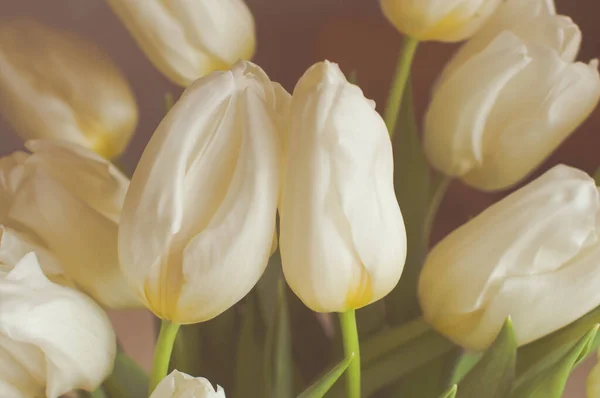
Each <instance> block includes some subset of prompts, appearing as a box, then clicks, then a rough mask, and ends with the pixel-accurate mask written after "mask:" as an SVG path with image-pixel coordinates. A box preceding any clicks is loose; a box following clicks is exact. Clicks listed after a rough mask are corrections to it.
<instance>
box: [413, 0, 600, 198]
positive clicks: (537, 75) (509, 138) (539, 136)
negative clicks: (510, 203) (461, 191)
mask: <svg viewBox="0 0 600 398" xmlns="http://www.w3.org/2000/svg"><path fill="white" fill-rule="evenodd" d="M547 4H548V3H547V2H543V1H542V0H528V1H527V2H525V3H524V2H523V1H522V0H513V1H507V2H506V3H503V4H502V5H501V6H500V8H499V9H498V11H497V13H496V14H495V15H494V17H493V19H492V20H491V21H490V26H489V27H486V28H484V29H483V30H482V32H481V36H480V34H478V35H476V36H475V37H474V38H473V39H471V41H470V42H468V43H467V44H466V45H465V46H464V47H463V49H462V50H461V51H459V53H458V54H457V56H456V57H455V58H454V59H453V60H452V61H451V62H450V63H449V65H448V66H447V67H446V70H445V71H444V73H443V75H442V77H441V79H440V81H439V82H438V84H437V87H436V88H435V90H434V95H433V99H432V102H431V104H430V107H429V110H428V112H427V115H426V117H425V127H424V147H425V153H426V155H427V157H428V158H429V160H430V162H431V163H432V164H433V166H434V167H435V168H437V169H438V170H440V171H442V172H443V173H445V174H447V175H449V176H452V177H457V178H460V179H461V180H463V182H465V183H466V184H468V185H470V186H472V187H475V188H477V189H481V190H486V191H492V190H499V189H505V188H508V187H510V186H512V185H514V184H516V183H518V182H519V181H521V180H522V179H523V178H524V177H526V176H527V175H528V174H529V173H530V172H531V171H532V170H533V169H535V168H536V167H537V166H538V165H539V164H540V163H542V162H543V160H544V159H546V157H547V156H548V155H549V154H550V153H551V152H552V151H554V150H555V149H556V148H557V147H558V146H559V145H560V144H561V143H562V142H563V141H564V140H565V139H566V138H567V137H568V136H569V135H570V134H571V133H572V132H573V131H574V130H575V129H576V128H577V127H578V126H579V124H581V123H582V122H583V121H584V120H585V119H586V118H587V117H588V115H589V114H590V113H591V112H592V111H593V109H594V108H595V107H596V104H597V103H598V100H599V98H600V76H599V74H598V62H597V61H592V62H591V63H590V64H589V65H586V64H583V63H579V62H573V61H574V59H575V57H576V55H577V51H578V49H579V44H580V41H581V33H580V31H579V28H578V27H577V25H575V24H574V23H573V22H572V21H571V20H570V19H569V18H567V17H562V16H556V15H554V14H552V10H551V8H550V7H549V6H548V5H547Z"/></svg>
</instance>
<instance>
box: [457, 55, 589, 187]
mask: <svg viewBox="0 0 600 398" xmlns="http://www.w3.org/2000/svg"><path fill="white" fill-rule="evenodd" d="M536 58H537V59H536V60H534V62H532V63H531V64H530V65H529V66H528V68H527V69H526V70H524V71H523V73H522V74H521V75H520V76H519V77H518V78H516V79H514V80H513V81H512V82H511V83H510V87H508V88H507V89H506V90H505V92H504V94H503V96H502V97H501V98H500V99H499V101H498V104H497V106H496V107H495V108H494V111H493V114H492V115H491V117H490V120H489V123H488V127H487V130H488V131H489V133H487V134H488V136H489V137H490V140H489V141H488V142H486V143H485V145H484V146H485V149H484V151H485V154H484V161H483V164H482V166H481V167H479V168H476V169H474V170H472V171H471V172H470V173H469V174H467V175H466V176H464V177H463V181H465V182H466V183H467V184H469V185H472V186H474V187H477V188H478V189H482V190H496V189H504V188H506V187H509V186H512V185H514V184H516V183H517V182H519V181H520V180H522V179H523V178H524V177H525V176H526V175H528V174H529V173H530V172H531V171H532V170H533V169H535V168H536V167H537V166H539V164H541V163H542V162H543V161H544V159H546V158H547V157H548V155H550V154H551V153H552V152H553V151H554V150H555V149H556V148H558V146H559V145H560V144H561V143H562V142H563V141H564V140H565V139H566V138H568V137H569V136H570V135H571V134H572V133H573V131H574V130H575V129H576V128H577V127H578V126H579V125H580V124H581V123H583V121H584V120H585V119H586V118H587V117H588V116H589V115H590V114H591V113H592V111H593V110H594V109H595V108H596V106H597V104H598V100H599V99H600V75H599V74H598V63H597V62H596V61H595V62H592V63H591V64H590V65H586V64H583V63H575V64H565V63H564V62H563V61H561V60H560V59H558V58H553V57H536ZM531 79H534V80H535V82H536V84H534V85H531V86H527V82H530V81H532V80H531ZM524 88H526V89H524ZM542 137H543V138H542Z"/></svg>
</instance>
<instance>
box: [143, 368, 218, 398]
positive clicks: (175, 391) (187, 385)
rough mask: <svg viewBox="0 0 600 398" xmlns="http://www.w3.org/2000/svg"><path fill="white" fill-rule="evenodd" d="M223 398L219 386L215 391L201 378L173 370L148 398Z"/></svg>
mask: <svg viewBox="0 0 600 398" xmlns="http://www.w3.org/2000/svg"><path fill="white" fill-rule="evenodd" d="M186 397H193V398H225V391H223V388H221V387H220V386H217V389H216V390H215V389H214V387H213V386H212V384H210V381H208V380H206V379H205V378H203V377H192V376H190V375H187V374H185V373H182V372H178V371H176V370H174V371H173V372H171V374H169V375H168V376H167V377H165V378H164V379H163V380H162V381H161V382H160V383H159V384H158V386H157V387H156V389H155V390H154V392H153V393H152V395H151V396H150V398H186Z"/></svg>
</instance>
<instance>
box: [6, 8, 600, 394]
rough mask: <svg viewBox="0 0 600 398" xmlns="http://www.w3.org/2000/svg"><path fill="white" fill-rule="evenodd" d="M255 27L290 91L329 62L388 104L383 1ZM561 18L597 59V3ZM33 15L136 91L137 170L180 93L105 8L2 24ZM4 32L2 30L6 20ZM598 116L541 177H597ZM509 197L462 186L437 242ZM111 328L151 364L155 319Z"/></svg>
mask: <svg viewBox="0 0 600 398" xmlns="http://www.w3.org/2000/svg"><path fill="white" fill-rule="evenodd" d="M247 2H248V4H249V5H250V7H251V9H252V11H253V13H254V16H255V19H256V23H257V30H258V51H257V54H256V57H255V61H256V62H257V63H258V64H260V65H261V66H262V67H263V68H264V69H265V70H266V71H267V73H268V74H269V75H270V77H271V79H272V80H276V81H279V82H281V83H282V84H283V85H284V86H285V87H286V88H287V89H288V90H292V89H293V86H294V83H295V81H296V80H297V79H298V77H299V76H300V75H301V74H302V73H303V71H304V70H305V69H306V68H307V67H308V66H310V65H311V64H312V63H314V62H316V61H320V60H323V59H324V58H327V59H329V60H332V61H336V62H338V63H340V64H341V67H342V69H343V70H344V71H346V72H350V71H354V70H356V71H357V76H358V81H359V85H360V86H361V87H362V88H363V90H364V91H365V94H366V95H367V96H368V97H370V98H374V99H375V100H376V101H377V102H378V104H379V105H380V106H381V105H382V104H384V99H385V97H386V93H387V88H388V84H389V81H390V78H391V75H392V71H393V68H394V64H395V59H396V56H397V52H398V49H399V47H400V36H399V34H397V32H395V31H394V30H393V29H392V28H391V26H390V25H389V24H388V23H387V22H386V21H385V20H384V18H383V17H382V15H381V13H380V11H379V7H378V4H377V1H376V0H248V1H247ZM557 7H558V10H559V12H560V13H563V14H566V15H570V16H571V17H573V19H574V20H575V21H576V22H577V23H578V24H579V25H580V27H581V29H582V31H583V34H584V43H583V47H582V51H581V59H582V60H585V61H588V60H589V59H590V58H594V57H596V56H598V54H600V25H598V24H597V20H598V15H600V4H599V3H598V2H597V0H577V1H575V0H557ZM22 15H27V16H31V17H34V18H37V19H39V20H42V21H44V22H46V23H48V24H51V25H54V26H57V27H61V28H64V29H68V30H71V31H74V32H77V33H79V34H81V35H82V36H85V37H87V38H88V39H90V40H92V41H95V42H96V43H98V44H99V45H100V46H101V47H102V48H104V49H105V50H106V51H107V52H108V53H109V54H110V55H111V56H112V57H113V59H114V60H115V61H116V62H117V63H118V64H119V65H120V67H121V68H122V70H123V71H124V73H125V74H126V75H127V77H128V79H129V80H130V82H131V85H132V87H133V89H134V91H135V94H136V97H137V100H138V104H139V108H140V124H139V127H138V130H137V133H136V136H135V137H134V139H133V142H132V144H131V146H130V148H129V149H128V151H127V153H126V162H127V163H129V164H130V165H134V164H135V162H136V161H137V159H138V158H139V156H140V155H141V152H142V150H143V148H144V145H145V143H146V142H147V141H148V139H149V137H150V135H151V134H152V132H153V130H154V129H155V127H156V125H157V124H158V122H159V121H160V119H161V117H162V115H163V113H164V99H163V96H164V94H165V93H166V92H172V93H173V94H174V95H175V96H177V95H178V94H179V93H180V92H181V89H180V88H178V87H176V86H173V85H172V84H170V83H169V82H168V81H167V80H166V79H165V78H164V77H163V76H162V75H160V74H159V73H158V72H157V71H156V70H155V69H154V68H153V67H152V65H151V64H150V63H149V62H148V61H147V60H146V58H145V57H144V55H143V54H142V52H141V51H140V50H139V48H138V47H137V46H136V44H135V42H134V41H133V40H132V38H131V37H130V36H129V34H128V33H127V31H126V30H125V29H124V28H123V26H122V25H121V24H120V23H119V21H118V20H117V19H116V17H115V16H114V15H113V14H112V12H111V11H110V9H109V8H108V7H107V6H106V4H105V3H104V2H103V1H102V0H0V17H1V18H10V17H14V16H22ZM0 23H1V21H0ZM453 49H454V48H453V46H450V45H441V44H426V45H423V46H422V47H421V48H420V49H419V52H418V55H417V59H416V63H415V67H414V80H415V88H416V102H417V107H418V109H419V112H420V113H422V112H423V110H424V108H425V107H426V105H427V101H428V97H429V87H430V86H431V83H432V81H433V80H434V79H435V76H436V75H437V74H438V73H439V71H440V70H441V68H442V67H443V64H444V62H445V60H446V59H447V58H448V57H449V55H450V54H451V53H452V51H453ZM598 127H600V111H596V112H595V113H594V115H593V116H592V117H591V118H590V120H588V122H586V123H585V125H584V126H582V128H581V129H580V130H579V131H578V132H577V133H576V134H574V135H573V137H572V138H571V139H569V140H568V141H567V142H566V143H565V144H564V145H563V146H562V147H561V148H560V149H559V150H558V151H557V152H556V153H555V154H554V155H553V156H552V157H551V158H550V159H549V161H548V162H547V164H546V165H545V166H544V168H547V167H548V166H549V165H552V164H556V163H566V164H569V165H572V166H576V167H579V168H581V169H583V170H585V171H588V172H593V171H594V170H595V169H596V168H597V167H598V166H600V157H599V156H598V152H599V148H598V144H599V143H600V142H599V141H600V140H599V133H600V132H599V131H598V130H599V129H598ZM20 146H21V142H20V141H19V140H18V139H17V138H15V137H14V136H13V135H12V134H11V130H10V128H9V127H8V126H7V125H6V124H5V123H4V122H3V121H1V120H0V155H3V154H7V153H9V152H11V151H12V150H14V149H17V148H20ZM500 197H502V195H501V194H496V195H489V194H482V193H479V192H475V191H473V190H470V189H468V188H466V187H464V186H462V185H460V184H458V183H455V184H453V185H452V187H451V188H450V191H449V193H448V195H447V197H446V199H445V201H444V203H443V205H442V209H441V213H440V217H439V219H438V223H437V225H436V228H435V230H434V239H435V240H437V239H439V238H441V237H443V236H444V235H445V234H447V233H448V232H449V231H451V230H452V229H453V228H455V227H456V226H457V225H460V224H461V223H463V222H464V221H465V220H466V219H467V218H468V217H470V216H472V215H474V214H477V213H478V212H480V211H481V210H482V209H484V208H485V207H486V206H488V205H489V204H491V203H493V202H494V201H496V200H498V199H499V198H500ZM113 320H114V322H115V325H116V327H117V330H118V332H119V334H120V337H121V339H122V340H123V342H124V344H125V346H126V347H127V349H128V351H129V352H130V353H131V354H132V355H133V356H134V357H135V358H137V359H138V360H139V361H140V362H142V363H143V364H145V366H147V365H148V363H149V361H150V356H151V349H150V346H151V344H152V343H151V342H152V331H151V318H150V316H149V315H148V314H146V313H144V312H142V311H133V312H132V311H130V312H121V313H115V314H113ZM590 366H591V363H588V364H586V365H584V366H582V368H581V370H580V371H578V373H577V374H576V375H575V376H574V379H576V380H574V381H573V382H572V383H570V385H569V390H568V392H567V394H566V396H567V397H571V398H583V397H584V396H585V393H584V389H583V386H584V383H585V374H586V372H587V370H588V369H589V367H590Z"/></svg>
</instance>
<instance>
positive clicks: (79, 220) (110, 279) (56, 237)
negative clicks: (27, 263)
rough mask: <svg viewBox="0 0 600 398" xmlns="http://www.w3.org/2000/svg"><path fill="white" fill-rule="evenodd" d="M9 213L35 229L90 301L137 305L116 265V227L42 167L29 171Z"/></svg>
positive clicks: (122, 305) (109, 304)
mask: <svg viewBox="0 0 600 398" xmlns="http://www.w3.org/2000/svg"><path fill="white" fill-rule="evenodd" d="M9 216H10V218H11V220H14V221H16V222H19V223H20V224H21V225H23V226H25V227H27V228H29V229H30V230H32V231H35V232H36V234H37V235H38V236H39V237H40V238H41V239H42V240H43V241H44V242H45V243H46V244H47V246H48V247H49V248H50V249H51V250H52V251H53V252H54V253H55V254H56V256H57V257H58V258H59V259H60V261H61V265H62V267H63V268H64V270H65V273H66V274H67V275H68V276H69V277H70V278H71V279H72V280H73V281H74V282H75V283H76V284H77V285H78V286H79V287H81V288H82V289H83V290H84V291H85V292H86V293H88V294H90V295H91V296H92V297H93V298H94V299H96V300H97V301H99V302H100V303H102V304H104V305H106V306H109V307H118V308H123V307H125V308H126V307H132V306H137V305H138V302H137V300H136V299H135V298H134V297H133V295H132V292H131V291H130V289H129V288H128V287H127V285H126V284H125V281H124V279H123V276H122V275H121V271H120V268H119V262H118V255H117V228H118V227H117V225H116V224H115V223H114V222H112V221H111V220H109V219H107V218H105V217H104V216H102V215H101V214H99V213H97V212H96V211H94V209H92V208H91V207H90V206H89V205H88V204H86V203H85V202H83V201H81V200H79V199H78V198H76V197H75V196H73V195H72V194H71V193H70V192H69V191H68V190H67V189H65V188H64V187H63V186H62V185H60V184H58V183H57V182H56V181H55V180H54V179H53V178H51V177H50V176H49V175H48V174H46V172H45V171H43V170H42V169H34V170H32V171H30V172H29V173H28V176H27V178H26V180H25V181H24V182H23V183H22V185H21V187H20V189H19V191H18V192H17V195H16V197H15V200H14V204H13V207H12V209H11V211H10V215H9Z"/></svg>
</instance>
